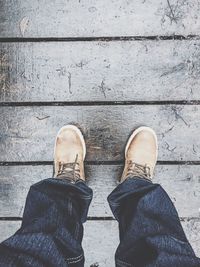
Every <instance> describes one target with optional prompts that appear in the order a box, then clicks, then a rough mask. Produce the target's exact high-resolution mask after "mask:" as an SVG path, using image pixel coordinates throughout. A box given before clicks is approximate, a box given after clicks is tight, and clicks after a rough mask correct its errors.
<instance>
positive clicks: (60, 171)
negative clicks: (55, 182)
mask: <svg viewBox="0 0 200 267" xmlns="http://www.w3.org/2000/svg"><path fill="white" fill-rule="evenodd" d="M85 154H86V145H85V141H84V138H83V135H82V133H81V131H80V130H79V129H78V128H77V127H76V126H74V125H66V126H64V127H62V128H61V129H60V131H59V132H58V134H57V137H56V141H55V148H54V177H55V178H66V179H69V180H70V181H71V182H76V181H77V180H79V179H82V180H85V173H84V159H85Z"/></svg>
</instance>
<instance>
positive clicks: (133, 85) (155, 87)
mask: <svg viewBox="0 0 200 267" xmlns="http://www.w3.org/2000/svg"><path fill="white" fill-rule="evenodd" d="M0 50H1V53H0V72H1V74H0V85H1V86H0V101H1V102H5V101H7V102H16V101H17V102H27V101H30V102H33V101H36V102H37V101H38V102H42V101H43V102H44V101H45V102H48V101H66V102H67V101H160V100H161V101H164V100H168V101H170V100H173V101H176V100H186V101H190V100H199V99H200V90H199V87H200V75H199V69H200V41H195V40H193V41H189V40H187V41H178V40H175V41H174V40H171V41H126V42H125V41H120V42H64V43H63V42H62V43H60V42H53V43H52V42H50V43H48V42H45V43H43V42H42V43H1V44H0Z"/></svg>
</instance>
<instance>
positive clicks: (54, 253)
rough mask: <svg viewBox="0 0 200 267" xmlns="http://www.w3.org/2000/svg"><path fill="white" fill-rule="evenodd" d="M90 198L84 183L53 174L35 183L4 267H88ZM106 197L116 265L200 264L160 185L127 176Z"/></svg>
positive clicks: (2, 254) (1, 247)
mask: <svg viewBox="0 0 200 267" xmlns="http://www.w3.org/2000/svg"><path fill="white" fill-rule="evenodd" d="M91 199H92V190H91V189H90V188H89V187H87V186H86V184H85V183H84V182H82V181H78V182H76V183H75V184H72V183H70V182H69V181H67V180H62V179H55V178H53V179H47V180H44V181H42V182H40V183H37V184H35V185H33V186H32V187H31V189H30V191H29V194H28V196H27V201H26V206H25V211H24V216H23V221H22V226H21V228H20V229H19V230H18V231H17V232H16V233H15V235H13V236H12V237H10V238H9V239H7V240H6V241H4V242H3V243H2V244H0V267H25V266H26V267H29V266H31V267H58V266H59V267H67V266H69V267H80V266H84V254H83V249H82V247H81V242H82V237H83V226H82V224H83V223H84V222H85V221H86V218H87V212H88V207H89V204H90V202H91ZM108 200H109V204H110V206H111V209H112V211H113V214H114V216H115V218H116V219H117V220H118V222H119V229H120V245H119V247H118V249H117V252H116V266H117V267H122V266H123V267H131V266H136V267H140V266H147V267H149V266H151V267H157V266H158V267H162V266H165V267H169V266H173V267H179V266H180V267H192V266H195V267H200V260H199V259H198V258H197V257H195V254H194V252H193V250H192V248H191V246H190V244H189V243H188V241H187V239H186V237H185V234H184V232H183V229H182V227H181V224H180V221H179V218H178V215H177V212H176V210H175V208H174V206H173V204H172V202H171V200H170V199H169V197H168V196H167V194H166V193H165V191H164V190H163V189H162V188H161V187H160V186H159V185H157V184H152V183H151V182H149V181H147V180H142V179H140V178H136V177H135V178H134V179H131V178H129V179H127V180H126V181H125V182H123V183H122V184H120V185H118V187H117V188H116V189H115V190H114V191H113V192H112V193H111V194H110V196H109V197H108ZM108 238H109V237H108ZM87 267H88V266H87ZM108 267H111V266H108Z"/></svg>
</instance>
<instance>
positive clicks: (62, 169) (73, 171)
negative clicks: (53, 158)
mask: <svg viewBox="0 0 200 267" xmlns="http://www.w3.org/2000/svg"><path fill="white" fill-rule="evenodd" d="M57 177H59V178H66V179H71V180H73V181H77V180H79V179H80V167H79V163H78V155H76V159H75V161H74V162H70V163H63V162H59V166H58V174H57Z"/></svg>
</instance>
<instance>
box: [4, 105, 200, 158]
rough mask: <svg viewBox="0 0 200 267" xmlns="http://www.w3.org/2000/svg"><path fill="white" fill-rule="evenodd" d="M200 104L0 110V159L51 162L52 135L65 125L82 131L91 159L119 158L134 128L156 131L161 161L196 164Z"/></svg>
mask: <svg viewBox="0 0 200 267" xmlns="http://www.w3.org/2000/svg"><path fill="white" fill-rule="evenodd" d="M199 116H200V106H198V105H193V106H185V105H168V106H166V105H138V106H131V105H125V106H69V107H68V106H59V107H57V106H53V107H51V106H50V107H0V136H1V143H0V149H1V151H4V153H1V154H0V161H49V160H50V161H51V160H52V159H53V155H52V154H53V152H52V151H53V147H54V140H55V136H56V134H57V132H58V130H59V129H60V127H62V126H63V125H65V124H68V123H76V124H77V125H80V126H81V127H82V131H83V133H84V136H85V139H86V144H87V151H88V153H87V157H86V159H87V160H89V161H102V160H103V161H113V160H122V158H123V155H124V146H125V143H126V141H127V138H128V136H129V135H130V134H131V132H132V130H133V129H134V128H136V127H138V126H140V125H148V126H151V127H152V128H154V129H155V131H156V132H157V134H158V141H159V160H171V161H173V160H175V161H176V160H178V161H181V160H199V159H200V141H199V131H200V129H199V127H200V126H199Z"/></svg>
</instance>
